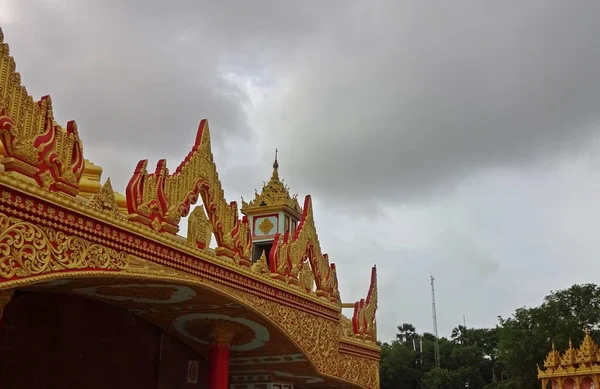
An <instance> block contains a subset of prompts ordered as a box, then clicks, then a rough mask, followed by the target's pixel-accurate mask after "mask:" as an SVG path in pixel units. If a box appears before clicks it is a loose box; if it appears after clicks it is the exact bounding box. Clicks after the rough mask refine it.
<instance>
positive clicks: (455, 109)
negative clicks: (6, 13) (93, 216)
mask: <svg viewBox="0 0 600 389" xmlns="http://www.w3.org/2000/svg"><path fill="white" fill-rule="evenodd" d="M7 3H8V2H7ZM8 9H9V10H11V9H12V11H13V13H14V14H15V15H16V16H15V19H16V20H18V21H20V22H16V23H13V24H10V23H9V24H8V25H7V26H6V27H5V30H6V33H7V35H8V38H9V41H10V42H11V43H12V45H13V47H14V48H13V52H14V53H16V55H17V58H18V60H19V61H18V63H19V64H20V65H19V68H20V70H21V71H22V73H23V75H24V80H25V81H26V82H27V81H29V83H30V84H33V85H35V86H36V91H35V92H40V93H39V94H42V93H47V92H52V94H53V96H56V97H58V98H59V99H55V100H56V101H58V102H60V104H58V105H57V110H58V112H59V113H60V114H61V115H62V116H64V117H65V118H70V117H72V116H74V117H76V119H77V120H78V121H79V123H80V127H82V129H83V130H82V133H83V137H84V139H85V140H86V141H90V142H93V143H94V144H96V145H102V144H105V145H106V147H109V148H110V147H112V146H110V145H109V144H111V142H114V140H115V139H117V138H118V139H120V140H121V141H122V144H123V148H127V147H133V148H138V149H142V150H147V151H149V152H151V153H160V152H162V153H166V154H168V155H180V154H184V153H185V152H186V151H187V148H189V143H190V142H191V140H192V139H193V133H194V131H195V127H196V125H197V123H198V121H199V119H200V118H202V117H205V116H206V117H208V118H209V120H210V123H211V128H212V129H213V131H212V133H213V138H214V139H215V144H216V145H217V147H226V145H227V144H228V143H229V142H234V141H233V139H234V138H235V139H237V141H238V142H240V140H241V141H242V143H238V144H239V145H240V146H241V147H239V148H238V155H237V156H238V157H240V160H242V157H243V156H244V155H245V154H246V153H245V152H244V151H243V149H244V148H249V149H254V145H255V144H256V142H257V141H256V139H258V135H257V132H259V133H260V132H261V131H262V132H263V133H268V134H269V136H268V139H266V140H265V141H264V142H262V145H263V146H265V147H264V149H265V150H263V149H261V152H267V148H266V145H268V146H269V148H268V152H269V153H271V149H273V148H274V147H277V146H279V147H280V148H282V149H284V150H285V153H286V154H287V155H288V156H287V157H286V158H287V159H286V162H287V163H288V164H287V165H285V166H286V168H287V171H288V172H289V175H290V177H291V178H293V179H294V182H297V183H298V184H299V185H301V187H307V188H311V189H312V188H317V189H316V191H317V192H318V193H319V194H321V195H322V196H325V197H324V199H331V200H333V199H340V198H344V199H346V200H349V201H350V200H360V199H363V198H364V197H365V196H369V197H370V198H373V199H376V200H380V201H388V200H390V199H392V198H394V199H399V198H401V199H404V200H414V199H415V198H416V196H419V195H424V194H425V195H429V194H432V193H436V192H438V191H440V190H442V189H443V188H444V187H446V186H452V184H453V183H454V182H456V181H457V180H459V179H460V178H461V177H462V176H465V175H468V174H470V173H471V172H473V171H477V169H480V168H486V167H490V166H497V165H513V164H521V163H523V162H529V161H531V160H537V159H538V158H540V156H550V157H553V156H554V154H555V153H562V152H564V151H569V150H571V149H572V148H576V147H578V146H580V145H581V144H582V143H583V142H585V140H586V139H587V137H588V136H589V135H590V134H592V133H593V132H594V131H596V129H597V125H598V123H597V122H598V118H599V117H598V116H599V115H600V114H599V113H598V112H600V111H599V110H598V109H597V108H598V101H600V77H598V75H597V69H598V68H600V66H599V65H600V49H598V45H597V44H596V41H597V38H599V37H600V24H598V23H597V15H598V13H599V12H600V3H597V2H593V1H572V2H568V3H566V2H564V1H558V0H555V1H541V0H539V1H538V0H532V1H527V2H516V1H505V2H481V1H474V0H462V1H458V2H452V3H451V4H450V3H447V2H442V1H419V2H413V1H397V0H394V1H376V2H369V3H364V2H360V1H328V2H325V3H323V4H321V5H319V6H318V7H316V6H315V5H314V4H312V3H310V2H278V1H255V2H251V3H250V2H246V3H240V2H237V1H220V2H216V3H215V2H210V1H205V2H202V1H200V2H198V1H177V2H174V3H168V4H167V3H165V2H163V1H145V2H144V5H143V7H140V2H139V1H133V0H129V1H110V0H109V1H103V2H91V1H80V0H78V1H68V0H65V1H60V0H52V1H41V0H38V1H33V0H24V1H20V2H18V3H17V2H12V3H10V7H9V8H8ZM40 63H43V64H44V65H43V67H40V65H39V64H40ZM34 69H35V70H34ZM40 69H41V70H40ZM240 71H243V73H244V74H245V75H247V76H255V77H258V78H260V79H262V82H265V83H267V84H269V83H271V84H272V83H276V82H277V80H279V79H285V80H288V84H289V85H291V86H288V87H281V86H280V85H279V86H278V85H275V86H272V87H271V94H270V96H269V97H268V98H267V99H266V101H265V102H263V106H264V107H263V109H264V110H273V106H277V108H278V109H277V112H270V114H265V116H266V118H264V120H262V121H260V124H261V125H260V128H252V126H250V125H249V123H248V118H247V115H246V113H245V110H244V106H245V105H247V104H248V103H249V98H250V97H249V96H248V94H247V93H246V91H244V90H243V89H242V88H240V86H239V85H236V84H235V83H232V82H231V80H229V79H228V78H227V77H225V75H226V74H227V73H228V72H240ZM264 74H266V76H265V75H264ZM261 75H262V76H261ZM269 79H270V80H269ZM274 100H277V101H276V102H274V103H273V104H270V103H271V101H274ZM66 107H68V109H67V108H66ZM229 154H230V153H228V155H229ZM254 162H255V163H256V161H254ZM263 163H264V162H263ZM235 170H236V169H233V171H235ZM239 170H241V171H243V170H244V169H243V168H240V169H239ZM232 174H234V173H232ZM357 183H360V184H357Z"/></svg>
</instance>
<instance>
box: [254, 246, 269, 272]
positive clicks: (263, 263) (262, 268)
mask: <svg viewBox="0 0 600 389" xmlns="http://www.w3.org/2000/svg"><path fill="white" fill-rule="evenodd" d="M252 271H253V272H254V273H257V274H268V273H269V265H268V264H267V256H266V255H265V252H264V250H263V252H262V253H261V254H260V257H259V258H258V260H257V261H256V262H254V263H253V264H252Z"/></svg>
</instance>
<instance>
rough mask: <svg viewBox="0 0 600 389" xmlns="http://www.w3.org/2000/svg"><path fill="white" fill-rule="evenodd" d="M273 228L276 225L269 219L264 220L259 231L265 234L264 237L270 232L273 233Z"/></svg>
mask: <svg viewBox="0 0 600 389" xmlns="http://www.w3.org/2000/svg"><path fill="white" fill-rule="evenodd" d="M273 227H275V224H273V222H271V220H270V219H269V218H268V217H266V218H264V219H263V221H262V222H260V224H259V225H258V229H259V230H260V232H262V233H263V235H267V234H268V233H269V232H271V230H272V229H273Z"/></svg>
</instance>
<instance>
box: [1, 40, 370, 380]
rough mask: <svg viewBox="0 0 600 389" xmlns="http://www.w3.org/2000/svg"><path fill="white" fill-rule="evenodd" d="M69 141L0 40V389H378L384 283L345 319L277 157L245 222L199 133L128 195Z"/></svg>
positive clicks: (76, 141)
mask: <svg viewBox="0 0 600 389" xmlns="http://www.w3.org/2000/svg"><path fill="white" fill-rule="evenodd" d="M63 109H64V110H68V107H64V108H63ZM106 115H107V117H109V116H110V112H107V113H106ZM81 132H82V133H84V131H83V130H82V131H81ZM79 134H80V129H79V128H78V127H77V125H76V123H75V122H74V121H70V122H68V123H67V124H66V126H64V127H63V126H61V125H60V124H58V123H57V122H56V121H55V119H54V113H53V102H52V100H51V98H50V97H49V96H44V97H42V98H41V99H40V100H37V101H36V100H34V99H33V97H32V96H30V95H29V94H28V93H27V90H26V89H25V87H24V86H23V85H22V83H21V76H20V74H19V73H17V71H16V64H15V61H14V59H13V58H12V57H11V56H10V55H9V48H8V44H6V43H5V42H4V35H3V34H2V31H1V30H0V319H1V324H0V348H1V350H2V352H1V353H0V389H8V388H12V389H26V388H27V389H37V388H40V389H42V388H43V389H50V388H51V389H67V388H68V389H79V388H81V389H84V388H85V389H106V388H111V389H121V388H123V389H125V388H127V389H130V388H136V389H146V388H147V389H150V388H152V389H157V388H158V389H183V388H209V389H320V388H357V389H379V356H380V348H379V346H378V345H377V330H376V318H375V315H376V310H377V274H376V268H375V267H372V268H370V269H369V268H365V269H364V272H365V282H366V281H369V280H370V284H369V288H368V289H367V290H365V291H364V292H363V293H362V296H361V295H359V296H351V297H352V300H350V301H353V302H347V300H346V302H344V301H343V300H342V296H340V292H339V289H338V277H337V271H336V265H335V264H334V263H330V261H329V256H328V255H327V254H325V253H323V252H322V251H321V245H320V242H319V239H318V235H317V230H316V226H315V221H314V217H313V208H312V200H311V197H310V195H308V196H306V197H305V198H304V202H303V203H302V206H301V205H300V203H299V202H298V199H297V196H291V195H290V193H289V189H288V188H287V187H286V186H285V185H284V183H283V181H282V180H281V179H280V178H279V163H278V161H277V155H276V156H275V161H274V164H273V172H272V176H271V179H270V180H269V182H268V183H266V184H265V185H264V187H263V188H262V191H261V192H260V193H256V196H255V198H254V199H253V200H252V201H250V202H249V203H246V202H244V201H242V205H241V209H238V204H237V203H236V202H230V201H227V200H226V198H225V193H224V191H223V188H222V184H221V181H220V179H219V175H218V172H217V167H216V164H215V161H214V159H213V154H212V151H211V146H210V131H209V126H208V122H207V121H206V120H202V121H200V124H199V126H198V129H197V131H196V134H195V140H193V141H192V136H190V143H191V145H190V152H189V154H188V155H187V156H186V157H185V158H184V159H183V161H182V162H181V163H180V164H179V165H178V166H177V167H176V168H174V169H173V170H170V169H169V168H168V167H167V161H166V160H164V159H161V160H159V161H158V163H157V164H156V166H155V167H154V168H151V167H150V166H148V160H142V161H139V163H138V164H137V165H136V166H132V167H131V172H132V174H131V178H130V179H129V181H128V183H127V185H126V189H125V191H124V193H117V192H115V191H114V190H113V187H112V184H111V181H110V179H109V178H106V179H105V178H103V177H102V173H103V169H102V167H101V166H99V165H96V164H94V163H93V162H91V161H89V160H87V159H86V158H85V155H84V148H83V143H82V141H81V138H80V135H79ZM181 141H182V142H184V141H185V140H181ZM267 166H268V165H267ZM265 173H267V171H266V172H265ZM185 217H188V219H187V223H188V229H187V233H186V234H185V235H186V236H183V235H180V234H179V226H180V224H181V223H182V220H185V219H184V218H185ZM365 289H366V288H365ZM346 297H348V296H346ZM343 308H347V309H348V315H347V316H345V315H343V314H342V310H343Z"/></svg>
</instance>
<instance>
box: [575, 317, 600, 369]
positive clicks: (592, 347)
mask: <svg viewBox="0 0 600 389" xmlns="http://www.w3.org/2000/svg"><path fill="white" fill-rule="evenodd" d="M597 360H598V346H596V343H595V342H594V340H593V339H592V337H591V336H590V330H589V328H588V327H587V326H586V328H585V336H584V338H583V341H582V342H581V345H580V346H579V349H578V350H577V357H576V361H577V363H579V364H585V363H593V362H596V361H597Z"/></svg>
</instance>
